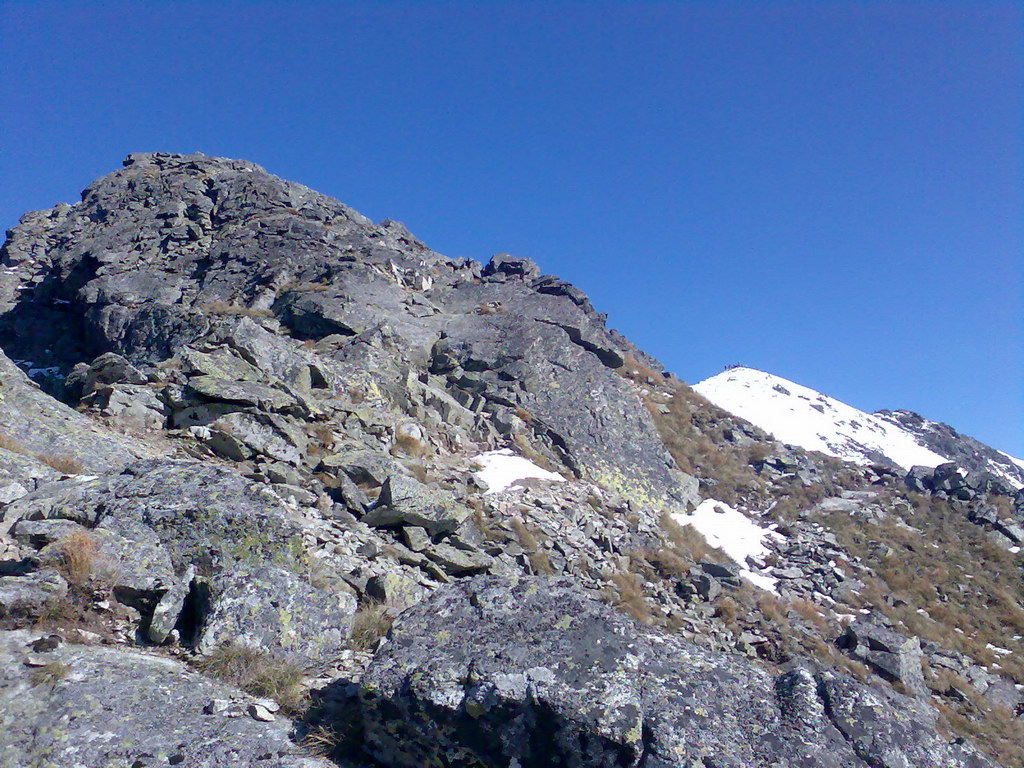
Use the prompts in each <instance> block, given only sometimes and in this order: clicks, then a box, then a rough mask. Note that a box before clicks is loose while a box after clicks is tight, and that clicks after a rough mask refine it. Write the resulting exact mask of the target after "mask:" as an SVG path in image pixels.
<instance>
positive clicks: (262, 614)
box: [198, 566, 356, 665]
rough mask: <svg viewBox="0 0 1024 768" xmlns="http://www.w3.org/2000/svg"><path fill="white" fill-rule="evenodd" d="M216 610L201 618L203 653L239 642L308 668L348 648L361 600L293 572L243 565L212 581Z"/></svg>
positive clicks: (211, 586)
mask: <svg viewBox="0 0 1024 768" xmlns="http://www.w3.org/2000/svg"><path fill="white" fill-rule="evenodd" d="M209 601H210V604H211V606H212V607H211V608H210V610H209V612H208V613H207V614H206V615H205V616H204V617H203V620H202V630H201V632H202V634H201V639H200V641H199V644H198V649H199V651H200V652H201V653H204V654H208V653H211V652H212V651H213V650H214V649H215V648H216V647H217V646H219V645H223V644H227V643H240V644H242V645H247V646H250V647H253V648H259V649H262V650H264V651H267V652H269V653H272V654H277V655H281V656H284V657H287V658H292V659H295V660H298V661H300V662H301V663H304V664H309V665H313V664H317V663H320V662H323V661H325V660H327V659H329V658H331V657H332V655H334V654H336V653H338V652H339V651H340V650H341V649H342V648H344V647H345V643H346V641H347V640H348V638H349V637H350V636H351V634H352V620H353V616H354V615H355V612H356V599H355V597H353V596H352V594H350V593H349V592H327V591H325V590H320V589H317V588H316V587H313V586H312V585H310V584H309V583H308V582H306V581H305V580H303V579H301V578H299V577H298V576H297V575H295V574H293V573H292V572H291V571H287V570H285V569H283V568H275V567H272V566H258V567H240V568H237V569H233V570H231V571H230V572H227V573H224V574H221V575H220V576H218V577H216V578H215V579H213V580H212V581H211V582H210V597H209Z"/></svg>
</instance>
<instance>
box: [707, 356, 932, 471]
mask: <svg viewBox="0 0 1024 768" xmlns="http://www.w3.org/2000/svg"><path fill="white" fill-rule="evenodd" d="M693 388H694V390H695V391H697V392H698V393H700V394H701V395H703V396H704V397H706V398H707V399H708V400H710V401H711V402H712V403H714V404H715V405H717V406H718V407H719V408H723V409H724V410H726V411H729V413H731V414H733V415H734V416H739V417H740V418H741V419H746V420H747V421H749V422H750V423H751V424H754V425H756V426H758V427H760V428H761V429H763V430H765V431H766V432H770V433H771V434H772V435H774V437H775V438H776V439H777V440H780V441H782V442H783V443H788V444H790V445H797V446H800V447H801V448H805V449H807V450H810V451H820V452H821V453H825V454H828V455H829V456H835V457H837V458H840V459H843V460H845V461H852V462H856V463H859V464H868V463H870V462H871V461H872V460H873V459H872V454H881V455H883V456H885V457H887V458H888V459H890V460H891V461H893V462H894V463H896V464H898V465H899V466H901V467H903V468H904V469H910V467H913V466H916V465H924V466H928V467H935V466H938V465H939V464H943V463H945V462H946V461H948V459H946V458H945V457H944V456H940V455H939V454H937V453H934V452H932V451H930V450H928V449H927V448H925V447H924V446H923V445H921V444H920V443H918V442H917V440H916V439H915V437H914V436H913V435H912V434H911V433H910V432H908V431H907V430H905V429H903V428H902V427H900V426H898V425H896V424H893V423H892V422H890V421H887V420H886V419H883V418H881V417H879V416H875V415H874V414H870V413H866V412H864V411H861V410H858V409H857V408H853V407H852V406H849V405H847V404H846V403H842V402H840V401H839V400H836V399H834V398H831V397H828V396H826V395H822V394H821V393H819V392H815V391H814V390H813V389H809V388H807V387H803V386H801V385H799V384H796V383H794V382H792V381H789V380H788V379H783V378H781V377H779V376H773V375H772V374H770V373H765V372H764V371H758V370H754V369H753V368H730V369H729V370H727V371H723V372H722V373H720V374H718V375H717V376H712V377H711V378H710V379H705V380H704V381H702V382H700V383H699V384H696V385H694V387H693Z"/></svg>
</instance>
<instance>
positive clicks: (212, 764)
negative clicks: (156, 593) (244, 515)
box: [0, 631, 333, 768]
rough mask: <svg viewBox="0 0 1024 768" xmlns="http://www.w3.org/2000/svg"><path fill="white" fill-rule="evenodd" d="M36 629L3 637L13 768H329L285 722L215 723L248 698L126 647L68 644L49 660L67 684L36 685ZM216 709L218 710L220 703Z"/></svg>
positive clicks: (7, 740)
mask: <svg viewBox="0 0 1024 768" xmlns="http://www.w3.org/2000/svg"><path fill="white" fill-rule="evenodd" d="M30 639H31V635H30V634H29V633H27V632H23V631H17V632H0V733H3V744H4V753H3V760H4V762H5V763H8V764H10V765H26V766H27V765H44V764H45V765H55V766H56V765H61V766H63V765H67V766H71V765H81V766H99V765H123V766H132V765H138V766H141V765H154V766H155V765H158V764H161V763H158V762H156V760H155V759H154V756H156V755H163V756H164V757H163V759H162V764H163V765H168V764H170V765H182V766H199V765H202V766H206V767H207V768H235V767H236V766H239V765H245V766H249V767H250V768H330V766H331V765H333V763H328V762H326V761H324V760H321V759H319V758H314V757H311V756H309V754H308V753H306V752H305V751H304V750H303V749H302V748H301V747H299V746H298V745H297V744H296V743H294V742H293V741H292V740H291V739H290V738H289V733H290V732H291V730H292V729H293V728H294V725H293V723H292V722H291V721H289V720H287V719H286V718H281V717H275V718H274V720H273V722H262V721H257V720H254V719H252V718H239V719H227V718H223V717H211V716H210V715H208V714H204V711H210V712H217V711H219V710H218V709H217V705H218V702H224V701H230V700H232V699H236V698H240V699H242V700H243V701H244V700H246V699H247V698H248V697H246V696H245V695H244V694H242V693H241V692H240V691H238V690H236V689H233V688H230V687H229V686H227V685H224V684H222V683H217V682H214V681H212V680H209V679H206V678H204V677H202V676H200V675H198V674H196V673H195V672H192V671H190V670H189V669H188V668H187V667H185V666H184V665H183V664H181V663H180V662H177V661H174V660H172V659H169V658H165V657H158V656H154V655H151V654H145V653H139V652H135V651H131V650H127V649H120V648H109V647H103V646H96V647H92V646H84V645H74V644H72V643H64V644H62V645H61V646H60V647H58V648H56V649H54V650H51V651H50V652H49V653H48V654H47V658H46V662H45V663H46V664H61V665H63V667H64V668H65V670H66V675H65V676H64V678H63V679H62V680H60V681H58V682H56V683H55V684H53V685H34V684H33V681H32V670H31V668H29V667H26V666H25V665H24V664H23V663H22V662H23V660H24V659H25V658H26V657H27V654H28V651H27V649H26V646H27V644H28V642H29V640H30ZM211 704H212V705H213V706H211Z"/></svg>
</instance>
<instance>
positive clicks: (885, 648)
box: [843, 621, 928, 696]
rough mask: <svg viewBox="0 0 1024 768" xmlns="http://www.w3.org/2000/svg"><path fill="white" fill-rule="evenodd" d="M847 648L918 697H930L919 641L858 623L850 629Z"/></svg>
mask: <svg viewBox="0 0 1024 768" xmlns="http://www.w3.org/2000/svg"><path fill="white" fill-rule="evenodd" d="M843 644H844V647H845V648H846V649H847V650H848V651H849V652H850V653H851V654H852V655H854V656H855V657H856V658H859V659H861V660H862V661H864V662H866V663H867V664H868V665H870V666H871V667H872V668H873V669H874V670H875V671H876V672H878V673H879V674H881V675H882V676H883V677H885V678H887V679H889V680H894V681H899V682H901V683H902V684H903V685H904V686H905V687H906V689H907V690H908V691H909V692H911V693H913V694H915V695H918V696H925V695H927V694H928V688H927V686H926V685H925V682H924V672H923V671H922V668H921V662H922V659H923V653H922V651H921V642H920V640H919V639H918V638H916V637H912V638H906V637H903V636H902V635H900V634H899V633H898V632H895V631H893V630H891V629H888V628H887V627H883V626H880V625H878V624H874V623H871V622H868V621H857V622H854V623H852V624H850V625H849V626H847V628H846V635H845V637H844V638H843Z"/></svg>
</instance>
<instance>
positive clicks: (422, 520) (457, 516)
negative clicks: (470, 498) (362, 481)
mask: <svg viewBox="0 0 1024 768" xmlns="http://www.w3.org/2000/svg"><path fill="white" fill-rule="evenodd" d="M471 512H472V511H471V510H470V509H469V507H467V506H465V505H464V504H462V503H461V502H459V501H458V500H457V499H456V498H455V495H454V494H453V493H451V492H450V491H444V490H441V489H440V488H430V487H428V486H426V485H423V483H420V482H417V481H416V480H413V479H412V478H409V477H404V476H403V475H392V476H391V477H389V478H388V479H387V481H386V482H385V483H384V486H383V487H382V488H381V491H380V497H379V498H378V499H377V503H376V504H375V505H374V508H373V509H372V510H371V511H370V512H368V513H367V514H366V515H365V516H364V517H363V522H364V523H366V524H367V525H372V526H378V527H388V526H396V525H412V526H419V527H420V528H425V529H427V531H429V532H430V534H431V535H438V534H443V533H452V532H454V531H455V530H457V529H458V527H459V526H460V525H461V524H462V522H463V521H464V520H465V519H466V518H467V517H469V516H470V514H471Z"/></svg>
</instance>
